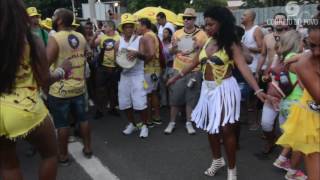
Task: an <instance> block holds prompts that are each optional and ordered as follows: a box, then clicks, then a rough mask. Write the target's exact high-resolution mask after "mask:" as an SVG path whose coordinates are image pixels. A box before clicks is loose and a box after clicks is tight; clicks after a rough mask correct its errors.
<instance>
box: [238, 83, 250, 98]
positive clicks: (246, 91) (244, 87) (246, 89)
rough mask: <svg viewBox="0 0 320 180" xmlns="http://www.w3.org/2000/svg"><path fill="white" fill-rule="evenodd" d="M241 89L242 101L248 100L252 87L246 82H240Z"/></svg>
mask: <svg viewBox="0 0 320 180" xmlns="http://www.w3.org/2000/svg"><path fill="white" fill-rule="evenodd" d="M238 85H239V88H240V91H241V101H246V100H247V99H248V98H249V95H250V91H251V88H250V86H249V85H248V83H246V82H241V83H238Z"/></svg>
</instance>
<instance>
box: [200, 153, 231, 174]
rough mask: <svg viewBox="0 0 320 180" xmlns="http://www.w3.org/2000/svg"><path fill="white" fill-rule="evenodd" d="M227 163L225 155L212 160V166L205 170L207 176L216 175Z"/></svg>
mask: <svg viewBox="0 0 320 180" xmlns="http://www.w3.org/2000/svg"><path fill="white" fill-rule="evenodd" d="M225 165H226V162H225V161H224V159H223V157H221V158H219V159H214V160H212V163H211V166H210V167H209V168H208V169H207V170H206V171H205V172H204V174H205V175H207V176H214V175H215V174H216V173H217V171H218V170H219V169H220V168H222V167H223V166H225Z"/></svg>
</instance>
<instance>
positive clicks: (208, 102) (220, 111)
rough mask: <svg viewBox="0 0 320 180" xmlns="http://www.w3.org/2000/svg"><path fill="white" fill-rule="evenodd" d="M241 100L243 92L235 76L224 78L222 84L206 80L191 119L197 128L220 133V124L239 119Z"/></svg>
mask: <svg viewBox="0 0 320 180" xmlns="http://www.w3.org/2000/svg"><path fill="white" fill-rule="evenodd" d="M240 101H241V92H240V88H239V86H238V83H237V81H236V80H235V78H234V77H230V78H227V79H224V80H223V81H222V82H221V84H220V85H218V84H217V83H215V82H214V81H205V80H204V81H203V82H202V87H201V94H200V99H199V101H198V104H197V106H196V107H195V108H194V110H193V112H192V115H191V119H192V121H193V122H195V124H196V126H197V128H201V129H203V130H205V131H207V132H208V133H210V134H218V133H219V127H220V125H222V126H225V125H226V124H228V123H230V124H233V123H235V122H236V121H238V120H239V116H240Z"/></svg>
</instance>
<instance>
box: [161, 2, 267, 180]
mask: <svg viewBox="0 0 320 180" xmlns="http://www.w3.org/2000/svg"><path fill="white" fill-rule="evenodd" d="M204 18H205V23H206V26H205V27H206V32H207V34H208V36H210V38H209V40H208V41H207V42H206V44H205V46H204V47H203V48H202V49H201V50H200V51H199V52H198V54H197V56H195V59H194V62H193V64H192V65H190V66H189V67H187V68H185V69H184V70H182V71H181V72H180V74H179V75H177V76H174V77H172V78H171V79H169V81H168V82H167V84H168V85H171V84H173V83H175V81H176V80H178V79H179V78H181V77H183V76H184V75H185V74H187V73H189V72H191V70H192V69H194V68H195V67H197V66H198V65H199V64H201V69H202V71H203V79H204V80H203V83H202V89H201V95H200V99H199V101H198V104H197V106H196V107H195V109H194V110H193V113H192V121H193V122H195V124H196V126H197V127H198V128H201V129H203V130H205V131H207V132H208V138H209V143H210V147H211V150H212V155H213V161H212V164H211V166H210V167H209V168H208V169H207V170H206V171H205V174H206V175H208V176H214V175H215V173H216V172H217V171H218V170H219V169H220V168H221V167H223V166H225V161H224V159H223V157H222V155H221V150H220V135H221V136H222V137H223V142H224V146H225V149H226V154H227V159H228V166H229V168H228V180H236V179H237V175H236V132H235V129H236V123H237V122H238V120H239V115H240V100H241V93H240V89H239V87H238V84H237V82H236V80H235V78H234V77H233V76H232V68H233V67H234V66H237V67H238V69H239V70H240V72H241V73H242V75H243V76H244V78H245V79H246V80H247V81H248V83H249V84H250V86H251V87H252V88H253V89H254V90H255V95H257V97H258V98H259V99H260V100H262V101H264V99H265V97H266V95H265V94H264V93H263V91H262V90H261V89H260V88H259V87H258V85H257V82H256V80H255V79H254V77H253V75H252V73H251V71H250V69H249V68H248V65H247V63H246V61H245V59H244V56H243V53H242V50H241V45H240V43H239V40H238V38H237V35H236V28H235V18H234V16H233V15H232V13H231V12H230V11H229V10H228V9H227V8H224V7H212V8H209V9H208V10H207V11H206V12H205V13H204Z"/></svg>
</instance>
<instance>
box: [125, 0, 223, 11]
mask: <svg viewBox="0 0 320 180" xmlns="http://www.w3.org/2000/svg"><path fill="white" fill-rule="evenodd" d="M126 4H127V7H128V11H129V12H135V11H137V10H139V9H142V8H144V7H148V6H156V7H157V6H161V7H163V8H166V9H170V10H172V11H174V12H176V13H181V12H183V11H184V9H185V8H186V7H192V8H195V9H196V10H197V11H203V10H204V9H206V8H207V7H208V6H212V5H222V6H225V5H226V4H227V1H226V0H193V3H192V4H190V0H170V1H168V0H127V1H126Z"/></svg>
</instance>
